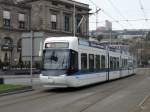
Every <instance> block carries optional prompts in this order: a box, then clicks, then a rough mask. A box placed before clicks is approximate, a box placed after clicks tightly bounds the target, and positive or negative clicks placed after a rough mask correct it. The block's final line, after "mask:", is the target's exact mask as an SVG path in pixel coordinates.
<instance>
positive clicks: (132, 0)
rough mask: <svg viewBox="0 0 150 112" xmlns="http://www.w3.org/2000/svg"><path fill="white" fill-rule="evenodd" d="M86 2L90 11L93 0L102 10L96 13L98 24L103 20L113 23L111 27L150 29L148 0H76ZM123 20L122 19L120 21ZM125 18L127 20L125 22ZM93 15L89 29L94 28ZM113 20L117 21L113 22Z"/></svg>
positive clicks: (93, 9)
mask: <svg viewBox="0 0 150 112" xmlns="http://www.w3.org/2000/svg"><path fill="white" fill-rule="evenodd" d="M76 1H78V2H83V3H88V4H89V5H90V8H91V9H92V12H94V11H95V10H96V8H95V6H94V4H93V3H92V2H90V1H93V2H94V3H95V4H96V5H97V6H98V7H99V8H102V9H103V11H101V12H99V14H98V21H99V24H98V26H104V21H105V20H110V21H112V23H113V29H150V20H147V21H145V19H150V0H82V1H81V0H76ZM121 20H123V21H121ZM127 20H129V21H128V22H127ZM95 21H96V19H95V16H94V15H93V16H90V30H91V29H95V27H96V25H95ZM115 21H119V23H118V22H115Z"/></svg>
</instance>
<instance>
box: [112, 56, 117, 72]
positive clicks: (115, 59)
mask: <svg viewBox="0 0 150 112" xmlns="http://www.w3.org/2000/svg"><path fill="white" fill-rule="evenodd" d="M113 61H114V70H116V69H117V58H116V57H114V60H113Z"/></svg>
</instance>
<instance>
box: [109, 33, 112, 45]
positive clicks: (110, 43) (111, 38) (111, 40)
mask: <svg viewBox="0 0 150 112" xmlns="http://www.w3.org/2000/svg"><path fill="white" fill-rule="evenodd" d="M111 33H112V32H111V30H110V40H109V41H110V43H109V45H110V46H111V43H112V34H111Z"/></svg>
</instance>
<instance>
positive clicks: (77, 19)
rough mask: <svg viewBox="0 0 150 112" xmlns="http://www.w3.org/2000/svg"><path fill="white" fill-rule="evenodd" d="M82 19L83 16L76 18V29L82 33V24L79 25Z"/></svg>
mask: <svg viewBox="0 0 150 112" xmlns="http://www.w3.org/2000/svg"><path fill="white" fill-rule="evenodd" d="M80 21H81V17H77V18H76V24H77V29H76V31H77V33H81V25H80V26H79V23H80Z"/></svg>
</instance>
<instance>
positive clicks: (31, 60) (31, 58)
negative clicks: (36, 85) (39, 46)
mask: <svg viewBox="0 0 150 112" xmlns="http://www.w3.org/2000/svg"><path fill="white" fill-rule="evenodd" d="M32 53H33V31H31V57H30V78H31V86H33V73H32V72H33V71H32V62H33V54H32Z"/></svg>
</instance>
